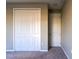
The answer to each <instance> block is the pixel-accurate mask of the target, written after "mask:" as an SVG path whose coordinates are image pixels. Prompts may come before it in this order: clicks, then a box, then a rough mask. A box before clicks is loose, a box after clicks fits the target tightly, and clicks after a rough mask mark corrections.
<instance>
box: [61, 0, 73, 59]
mask: <svg viewBox="0 0 79 59" xmlns="http://www.w3.org/2000/svg"><path fill="white" fill-rule="evenodd" d="M61 46H62V48H63V49H64V51H65V52H66V54H67V56H68V58H69V59H72V58H71V56H72V54H71V51H72V1H71V0H67V1H66V3H65V5H64V7H63V9H62V40H61Z"/></svg>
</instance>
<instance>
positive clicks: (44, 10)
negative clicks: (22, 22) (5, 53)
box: [6, 3, 48, 50]
mask: <svg viewBox="0 0 79 59" xmlns="http://www.w3.org/2000/svg"><path fill="white" fill-rule="evenodd" d="M13 8H41V50H47V49H48V5H47V4H21V3H19V4H13V3H12V4H10V3H9V4H7V10H6V12H7V13H6V27H7V28H6V32H7V33H6V37H7V38H6V43H7V44H6V45H7V46H6V48H7V50H12V49H13Z"/></svg>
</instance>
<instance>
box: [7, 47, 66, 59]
mask: <svg viewBox="0 0 79 59" xmlns="http://www.w3.org/2000/svg"><path fill="white" fill-rule="evenodd" d="M6 59H67V57H66V55H65V54H64V52H63V50H62V49H61V48H60V47H53V48H51V49H49V51H48V52H39V51H31V52H29V51H18V52H6Z"/></svg>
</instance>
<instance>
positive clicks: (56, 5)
mask: <svg viewBox="0 0 79 59" xmlns="http://www.w3.org/2000/svg"><path fill="white" fill-rule="evenodd" d="M6 2H7V3H47V4H48V6H49V9H61V8H62V6H63V4H64V0H6Z"/></svg>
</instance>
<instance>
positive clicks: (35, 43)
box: [14, 8, 41, 51]
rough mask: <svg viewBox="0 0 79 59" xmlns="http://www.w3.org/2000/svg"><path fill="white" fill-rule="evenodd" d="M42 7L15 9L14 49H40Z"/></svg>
mask: <svg viewBox="0 0 79 59" xmlns="http://www.w3.org/2000/svg"><path fill="white" fill-rule="evenodd" d="M40 13H41V9H40V8H25V9H24V8H23V9H22V8H15V9H14V50H15V51H40V49H41V41H40V40H41V31H40V30H41V25H40V24H41V21H40V18H41V16H40V15H41V14H40Z"/></svg>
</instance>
